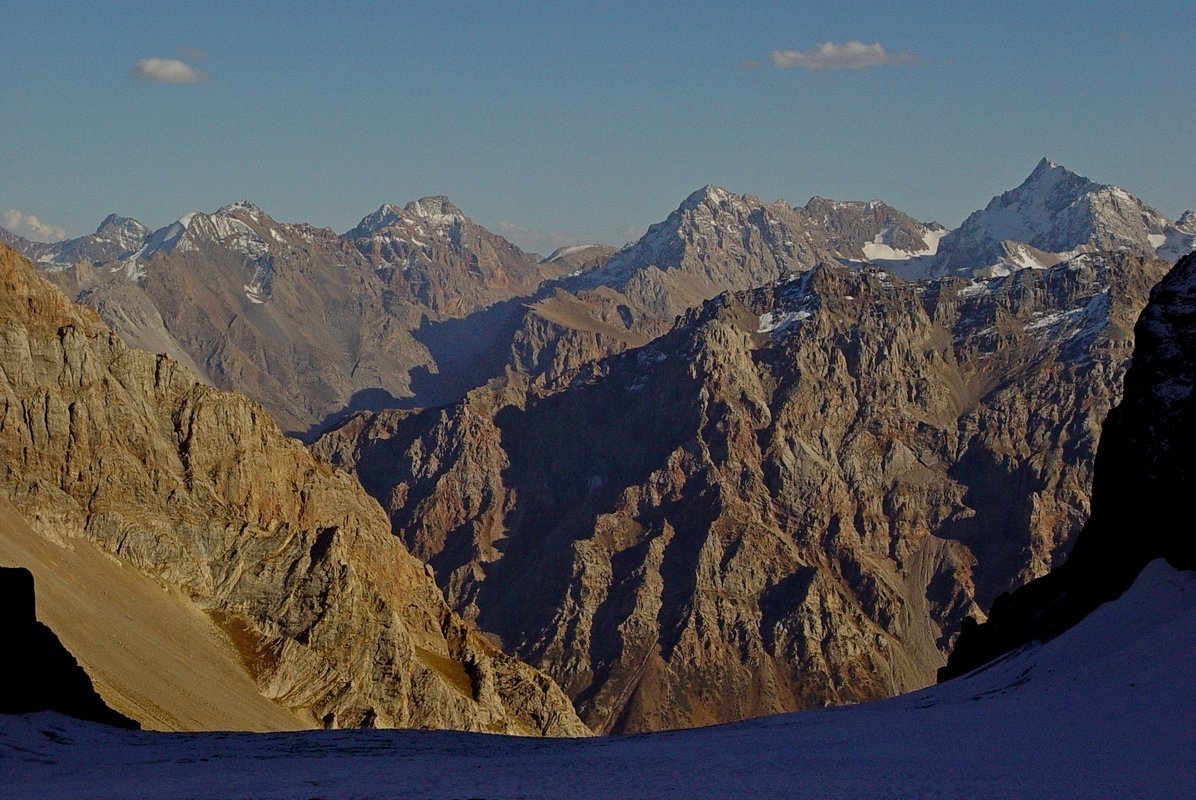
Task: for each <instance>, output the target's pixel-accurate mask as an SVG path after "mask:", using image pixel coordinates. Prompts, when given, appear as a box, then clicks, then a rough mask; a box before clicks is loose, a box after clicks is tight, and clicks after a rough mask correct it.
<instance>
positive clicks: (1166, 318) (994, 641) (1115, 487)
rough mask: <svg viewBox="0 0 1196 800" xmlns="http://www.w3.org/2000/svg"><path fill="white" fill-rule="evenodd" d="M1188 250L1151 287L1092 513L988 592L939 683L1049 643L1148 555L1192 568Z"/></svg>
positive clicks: (1099, 462)
mask: <svg viewBox="0 0 1196 800" xmlns="http://www.w3.org/2000/svg"><path fill="white" fill-rule="evenodd" d="M1194 387H1196V254H1193V255H1189V256H1187V257H1186V258H1184V259H1182V260H1181V261H1180V262H1179V263H1177V264H1176V265H1175V267H1174V269H1172V270H1171V272H1170V273H1169V274H1168V275H1167V277H1166V278H1165V279H1164V280H1163V281H1162V282H1161V283H1160V284H1159V285H1158V286H1157V287H1155V289H1154V291H1153V292H1152V293H1151V297H1150V304H1149V305H1148V306H1147V307H1146V309H1145V310H1144V311H1143V312H1142V316H1141V318H1140V319H1139V320H1138V324H1137V327H1136V329H1135V345H1134V355H1133V364H1132V366H1131V367H1130V369H1129V371H1128V373H1127V374H1126V377H1125V396H1124V398H1123V399H1122V401H1121V403H1120V404H1119V405H1118V406H1117V407H1116V408H1115V409H1113V411H1112V412H1110V414H1109V416H1108V419H1107V420H1106V422H1105V426H1104V430H1103V431H1102V433H1101V439H1100V449H1099V451H1098V453H1097V456H1096V475H1095V479H1094V481H1093V490H1092V516H1091V518H1090V519H1089V520H1088V522H1087V524H1086V525H1085V526H1084V530H1083V531H1082V532H1081V533H1080V535H1079V536H1078V537H1077V540H1076V544H1075V549H1074V551H1073V552H1072V554H1071V556H1070V557H1069V558H1068V559H1067V561H1066V563H1064V564H1063V565H1062V566H1060V567H1059V568H1058V569H1055V570H1053V571H1052V572H1050V573H1049V574H1047V575H1045V576H1043V577H1041V578H1039V579H1038V580H1035V581H1032V582H1031V583H1029V584H1027V585H1025V586H1023V587H1021V588H1020V589H1018V590H1017V591H1014V592H1012V593H1010V594H1007V595H1003V596H1001V597H999V598H997V600H996V602H995V603H993V607H992V613H991V614H990V616H989V617H988V620H987V621H986V622H985V623H984V624H982V625H979V626H976V625H969V626H968V627H967V628H965V630H964V633H963V635H961V636H960V638H959V641H958V643H957V645H956V647H955V650H954V651H953V652H952V653H951V658H950V660H949V661H948V663H947V666H946V667H944V668H943V669H942V670H940V672H939V679H940V680H947V679H950V678H953V677H955V676H957V675H961V674H963V673H965V672H968V671H970V670H972V669H975V668H977V667H979V666H981V665H983V664H986V663H988V662H989V661H991V660H993V659H994V658H997V657H999V656H1001V655H1003V654H1005V653H1008V652H1009V651H1011V650H1013V649H1015V648H1018V647H1020V646H1022V645H1024V644H1027V643H1029V642H1033V641H1037V640H1043V639H1050V638H1052V637H1054V636H1057V635H1058V634H1060V633H1062V632H1063V631H1065V630H1067V629H1068V628H1070V627H1071V626H1073V625H1075V624H1076V623H1077V622H1079V621H1080V620H1081V619H1083V618H1084V617H1085V616H1086V615H1087V614H1088V613H1090V612H1091V611H1092V610H1093V609H1095V608H1096V607H1097V606H1098V605H1100V604H1101V603H1104V602H1107V601H1109V600H1113V599H1115V598H1117V597H1119V596H1120V595H1121V594H1122V593H1123V592H1124V591H1125V590H1126V589H1128V588H1129V587H1130V585H1131V584H1132V583H1133V582H1134V579H1135V578H1137V577H1138V573H1140V572H1141V571H1142V568H1143V567H1144V566H1145V565H1146V564H1147V563H1149V562H1150V561H1152V560H1154V559H1156V558H1165V559H1167V561H1168V562H1170V563H1171V565H1172V566H1174V567H1176V568H1178V569H1196V535H1194V534H1193V532H1192V529H1191V526H1190V525H1186V524H1185V523H1184V519H1185V514H1184V512H1183V510H1182V509H1181V505H1180V504H1181V503H1183V502H1184V501H1186V499H1187V498H1188V494H1187V493H1188V492H1190V491H1193V489H1194V488H1196V486H1194V483H1196V394H1194V393H1193V388H1194Z"/></svg>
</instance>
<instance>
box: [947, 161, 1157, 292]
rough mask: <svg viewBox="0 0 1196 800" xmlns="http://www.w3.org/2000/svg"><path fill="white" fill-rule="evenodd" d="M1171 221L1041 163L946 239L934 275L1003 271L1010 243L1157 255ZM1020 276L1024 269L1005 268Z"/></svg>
mask: <svg viewBox="0 0 1196 800" xmlns="http://www.w3.org/2000/svg"><path fill="white" fill-rule="evenodd" d="M1167 225H1168V223H1167V220H1166V219H1165V218H1164V217H1163V216H1162V215H1161V214H1159V213H1158V212H1157V211H1155V210H1154V209H1153V208H1151V207H1150V206H1148V205H1146V204H1145V203H1143V202H1142V201H1140V200H1139V199H1138V198H1136V197H1134V196H1133V195H1131V194H1130V193H1129V192H1127V191H1125V190H1124V189H1122V188H1120V187H1117V186H1110V185H1105V184H1100V183H1096V182H1095V181H1092V180H1089V179H1088V178H1086V177H1084V176H1082V175H1077V174H1076V173H1074V172H1072V171H1071V170H1069V169H1067V168H1066V167H1062V166H1060V165H1059V164H1056V163H1055V162H1053V161H1051V160H1049V159H1046V158H1044V159H1042V160H1041V161H1039V162H1038V165H1037V166H1035V167H1034V171H1033V172H1031V173H1030V175H1029V177H1027V178H1026V179H1025V180H1024V181H1022V183H1021V184H1020V185H1018V186H1017V187H1016V188H1014V189H1011V190H1009V191H1007V192H1005V193H1004V194H1001V195H998V196H997V197H994V198H993V199H992V200H991V201H989V203H988V205H987V206H985V207H984V209H983V210H981V211H977V212H975V213H973V214H971V215H970V216H969V217H968V218H967V219H966V220H964V222H963V224H962V225H960V226H959V227H958V228H957V229H955V230H954V231H952V232H951V233H949V234H947V235H946V236H945V237H943V239H942V242H941V245H940V247H939V258H938V259H936V262H935V266H934V268H933V272H934V273H942V272H949V271H953V270H965V271H972V270H975V269H983V268H986V267H990V266H993V265H997V264H999V263H1001V262H1002V261H1003V259H1004V257H1005V254H1006V253H1007V251H1008V250H1009V247H1008V245H1007V244H1006V243H1007V242H1016V243H1019V244H1022V245H1028V246H1030V247H1031V248H1034V249H1036V250H1038V251H1041V252H1043V253H1048V254H1058V255H1062V256H1068V255H1072V254H1075V253H1079V252H1088V251H1093V250H1118V249H1132V250H1137V251H1142V252H1151V253H1153V252H1155V251H1156V250H1157V249H1158V248H1159V247H1160V245H1161V244H1163V242H1164V239H1165V238H1166V237H1165V228H1166V227H1167ZM1006 266H1010V267H1011V268H1013V269H1017V268H1019V267H1018V265H1017V264H1013V265H1006Z"/></svg>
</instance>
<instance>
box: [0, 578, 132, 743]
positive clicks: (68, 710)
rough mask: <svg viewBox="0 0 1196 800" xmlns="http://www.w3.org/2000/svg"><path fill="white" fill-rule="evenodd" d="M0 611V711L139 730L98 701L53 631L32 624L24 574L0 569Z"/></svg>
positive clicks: (32, 604) (34, 621)
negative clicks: (1, 647)
mask: <svg viewBox="0 0 1196 800" xmlns="http://www.w3.org/2000/svg"><path fill="white" fill-rule="evenodd" d="M0 608H3V609H4V614H5V620H4V623H5V624H4V628H5V630H4V640H5V645H6V646H5V651H4V655H2V656H0V713H2V714H32V713H35V712H38V711H56V712H58V713H59V714H66V715H67V716H71V717H75V718H77V719H83V720H88V721H89V722H99V723H102V724H105V725H115V726H117V727H120V728H140V727H141V725H139V724H138V723H137V722H134V721H133V720H131V719H129V718H128V717H126V716H125V715H124V714H121V713H119V712H117V711H114V710H112V708H110V707H109V706H108V704H107V703H105V702H104V700H103V698H101V697H100V695H99V694H98V693H97V692H96V690H95V687H94V686H93V685H92V682H91V678H90V677H88V675H87V673H86V672H85V671H84V670H83V668H82V667H81V666H79V662H78V661H76V660H75V657H74V656H73V655H71V653H70V651H69V650H67V649H66V648H65V647H64V646H63V645H62V642H61V641H59V639H58V637H57V636H56V635H55V634H54V631H52V630H50V629H49V628H48V627H46V626H45V625H43V624H42V623H40V622H38V621H37V614H36V603H35V600H34V589H33V575H32V573H30V572H29V570H27V569H23V568H20V567H0Z"/></svg>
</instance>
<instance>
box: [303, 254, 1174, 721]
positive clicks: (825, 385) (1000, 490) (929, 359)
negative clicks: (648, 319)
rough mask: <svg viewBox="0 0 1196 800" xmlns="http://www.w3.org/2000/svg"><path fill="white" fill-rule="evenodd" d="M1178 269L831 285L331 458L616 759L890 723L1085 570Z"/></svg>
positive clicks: (374, 438) (823, 270) (820, 274)
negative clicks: (1090, 533) (699, 744)
mask: <svg viewBox="0 0 1196 800" xmlns="http://www.w3.org/2000/svg"><path fill="white" fill-rule="evenodd" d="M1165 269H1166V265H1165V264H1164V263H1163V262H1159V261H1155V260H1152V259H1147V258H1140V257H1133V256H1120V255H1118V256H1108V257H1096V256H1091V257H1086V258H1081V259H1078V260H1076V261H1074V262H1071V263H1069V264H1066V265H1063V266H1060V267H1057V268H1055V269H1051V270H1044V271H1039V270H1027V271H1024V272H1022V273H1018V274H1016V275H1012V276H1008V277H1005V278H1000V279H993V280H989V281H969V280H964V279H955V278H953V279H946V280H942V281H938V282H934V281H926V282H920V283H905V282H901V281H898V280H895V279H893V278H891V277H890V276H888V275H886V274H885V273H883V272H879V271H875V270H863V271H853V270H850V269H846V268H842V267H830V266H822V267H819V268H817V269H815V270H813V271H811V272H808V273H804V274H803V275H802V276H801V277H800V278H798V279H795V280H790V281H787V282H784V283H781V284H774V285H772V286H771V287H766V288H764V289H760V290H755V291H750V292H746V293H740V294H729V295H724V296H722V297H720V298H717V299H716V300H714V301H711V302H709V303H707V304H705V305H704V306H703V307H702V308H701V309H700V310H697V311H694V312H691V313H690V314H689V315H687V316H686V317H685V318H683V319H682V320H681V321H679V322H678V324H677V325H676V327H675V328H674V329H673V330H672V331H671V332H670V333H668V334H667V335H665V336H664V337H662V338H660V339H658V340H656V341H654V342H652V343H651V344H650V345H648V346H646V347H643V348H640V349H638V350H633V351H630V352H627V353H623V354H621V355H618V356H613V357H610V358H607V359H605V360H603V361H600V362H595V363H594V364H593V365H591V367H589V368H588V369H583V370H581V371H580V372H579V373H578V374H577V377H575V378H574V379H573V380H572V381H570V382H569V383H567V384H566V385H564V386H562V387H560V388H556V389H553V390H545V391H539V390H532V391H524V390H522V389H520V388H518V387H517V385H516V383H515V382H511V383H509V384H508V385H506V386H504V387H500V388H494V389H480V390H476V391H474V392H471V393H470V394H469V395H468V396H467V398H466V399H465V400H464V401H463V402H461V403H459V404H455V405H451V406H448V407H445V408H440V409H432V410H427V411H422V412H400V411H388V412H381V413H378V414H370V415H361V416H358V417H356V418H354V419H352V420H350V421H349V422H348V423H346V424H345V425H344V426H342V427H341V428H340V429H339V430H336V431H334V432H331V433H330V434H328V435H327V436H326V437H324V438H323V439H322V440H321V441H320V442H318V443H317V444H316V445H315V449H316V450H317V452H318V453H320V454H322V455H324V456H326V457H328V458H329V459H330V460H332V461H333V462H334V463H339V464H341V465H344V466H346V467H349V468H352V469H354V470H355V471H356V473H357V475H358V476H359V477H360V479H361V481H362V483H363V485H364V486H365V487H366V489H367V490H368V491H369V492H370V493H371V494H373V495H374V496H375V497H377V498H378V499H379V500H380V501H381V502H382V504H383V506H384V507H385V508H386V509H387V510H388V511H389V513H390V516H391V522H392V525H393V528H394V531H395V532H396V534H398V535H399V536H400V537H402V538H403V540H404V541H405V542H407V544H408V545H409V546H410V547H411V548H412V551H413V552H414V553H415V554H416V555H418V556H419V557H421V558H425V559H427V560H428V561H429V562H430V563H431V564H432V565H433V567H434V568H435V570H436V575H437V579H438V581H439V583H440V584H441V586H442V587H444V589H445V590H446V592H447V594H448V596H449V598H450V600H451V602H452V603H453V605H454V606H455V607H456V608H457V609H459V610H460V611H461V612H462V613H464V614H466V615H467V616H471V617H474V618H476V619H477V620H478V621H479V623H480V625H481V626H482V627H483V628H485V629H486V630H489V631H493V632H495V633H496V634H498V635H499V636H501V638H502V642H503V644H504V646H506V647H508V648H510V649H511V650H512V651H514V652H516V653H518V654H519V655H520V656H521V657H523V658H525V659H526V660H528V661H530V662H531V663H533V664H536V665H538V666H539V667H540V668H542V669H544V670H545V671H547V672H548V673H549V674H551V675H553V676H554V677H555V678H556V679H557V680H558V681H559V682H560V683H561V685H562V686H563V687H564V688H565V689H566V691H567V692H568V693H569V694H570V695H571V696H572V697H573V698H574V700H575V702H576V704H577V707H578V709H579V712H580V713H581V714H582V717H583V718H584V719H585V720H586V721H587V722H588V723H589V724H590V725H591V726H592V727H593V728H594V729H595V730H599V731H634V730H647V729H660V728H667V727H674V726H684V725H696V724H703V723H709V722H716V721H724V720H732V719H739V718H743V717H747V716H752V715H756V714H763V713H770V712H777V711H784V710H791V709H796V708H802V707H809V706H814V705H821V704H823V703H842V702H849V701H856V700H864V699H869V698H876V697H881V696H885V695H889V694H893V693H895V692H899V691H902V690H905V689H910V688H913V687H916V686H921V685H925V684H927V683H929V682H930V681H932V680H933V676H934V672H935V669H936V668H937V667H938V666H939V665H941V664H942V662H943V653H944V652H945V651H946V649H947V648H948V647H949V645H950V642H951V640H952V637H953V636H954V634H955V633H956V631H957V630H958V626H959V624H960V621H961V620H962V618H963V617H964V616H965V615H967V614H972V615H977V616H982V609H983V608H985V607H987V605H988V604H989V603H990V602H991V601H992V599H993V598H994V597H995V596H996V595H997V594H999V593H1000V592H1002V591H1004V590H1006V589H1008V588H1010V587H1012V586H1016V585H1019V584H1020V583H1023V582H1024V581H1025V580H1027V579H1029V578H1032V577H1034V576H1036V575H1039V574H1042V573H1043V572H1044V571H1046V570H1047V569H1048V568H1049V567H1050V566H1051V565H1052V564H1055V563H1058V561H1059V560H1060V559H1061V558H1062V557H1063V556H1064V554H1065V553H1066V552H1067V551H1068V549H1069V547H1070V544H1071V542H1072V540H1073V539H1074V537H1075V534H1076V532H1077V531H1078V530H1079V529H1080V527H1081V526H1082V525H1083V522H1084V520H1085V518H1086V516H1087V511H1088V506H1087V497H1088V493H1089V488H1090V485H1091V463H1092V458H1093V454H1094V452H1095V447H1096V441H1097V435H1098V431H1099V426H1100V422H1101V420H1103V418H1104V416H1105V414H1106V413H1107V412H1108V410H1109V408H1110V407H1111V406H1112V405H1113V403H1114V402H1115V401H1116V399H1117V396H1118V391H1119V388H1120V384H1121V378H1122V375H1123V373H1124V369H1125V367H1126V364H1127V361H1128V357H1129V354H1130V348H1131V346H1132V321H1133V319H1134V318H1135V317H1136V316H1137V314H1138V312H1139V310H1140V309H1141V307H1142V306H1143V305H1144V304H1145V302H1146V296H1147V292H1148V291H1149V288H1150V287H1151V286H1152V285H1153V284H1154V282H1155V281H1156V280H1157V279H1158V278H1159V277H1161V275H1162V274H1163V273H1164V271H1165Z"/></svg>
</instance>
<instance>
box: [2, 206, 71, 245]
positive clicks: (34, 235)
mask: <svg viewBox="0 0 1196 800" xmlns="http://www.w3.org/2000/svg"><path fill="white" fill-rule="evenodd" d="M0 222H2V223H3V224H4V227H5V228H6V229H8V231H9V232H10V233H15V234H17V235H18V236H24V237H25V238H26V239H32V240H34V241H35V242H61V241H62V240H63V239H65V238H66V230H64V229H63V228H59V227H58V226H57V225H47V224H46V223H44V222H42V221H41V220H40V219H38V218H37V217H35V216H33V215H32V214H22V213H21V212H20V211H17V210H16V209H15V208H10V209H9V210H8V211H5V212H4V214H3V215H0Z"/></svg>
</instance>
